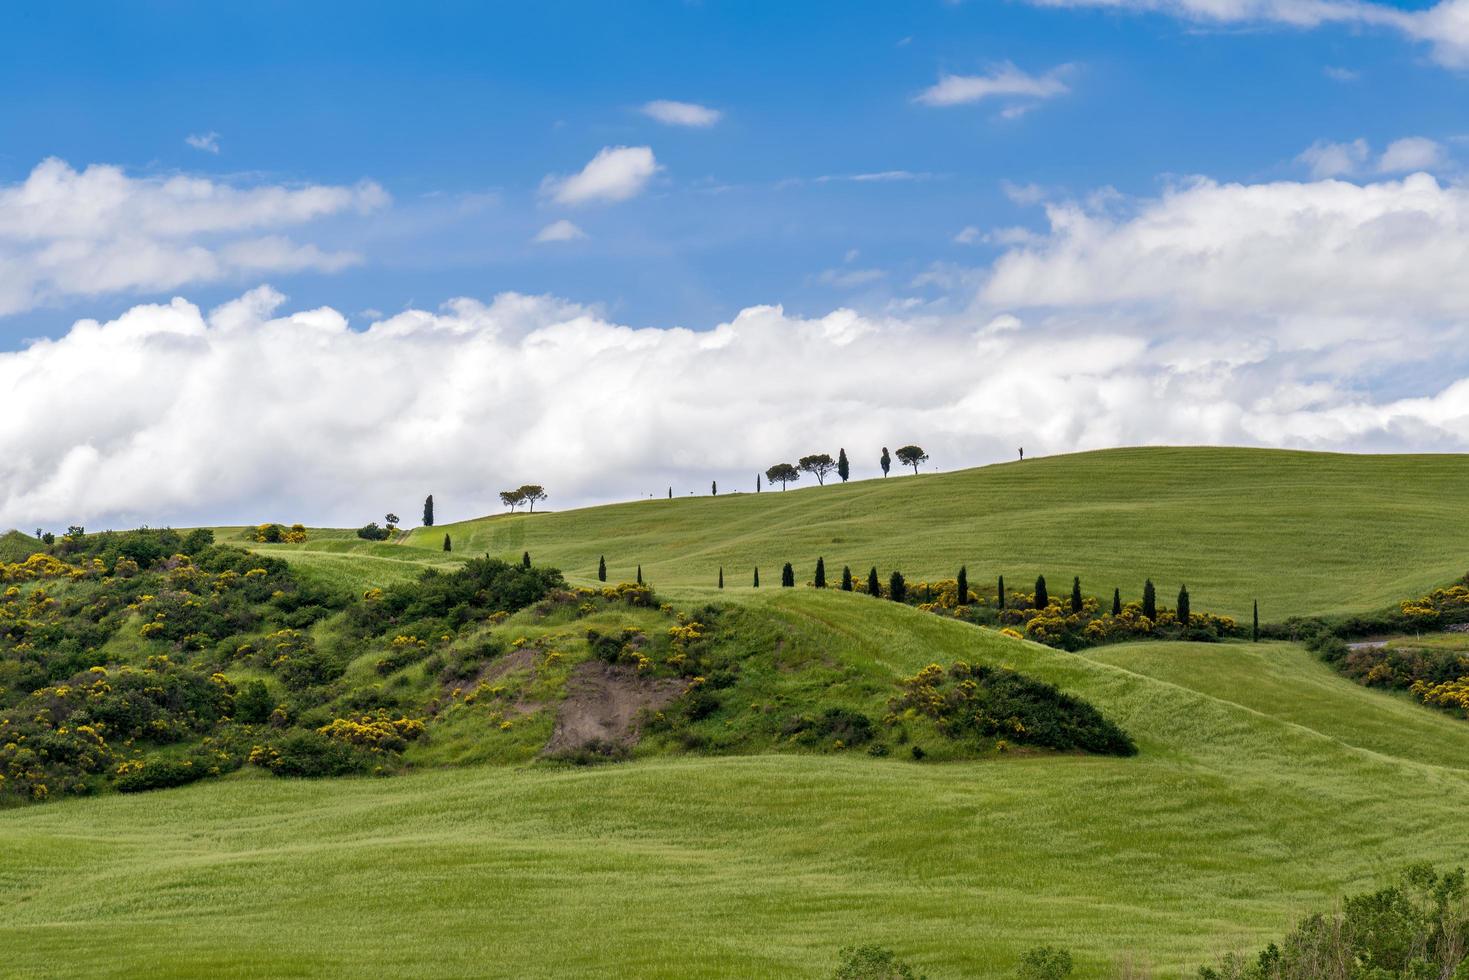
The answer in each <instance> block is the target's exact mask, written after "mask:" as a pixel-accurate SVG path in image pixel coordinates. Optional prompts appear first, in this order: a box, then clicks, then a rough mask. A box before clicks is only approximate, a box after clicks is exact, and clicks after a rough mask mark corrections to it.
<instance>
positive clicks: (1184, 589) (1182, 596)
mask: <svg viewBox="0 0 1469 980" xmlns="http://www.w3.org/2000/svg"><path fill="white" fill-rule="evenodd" d="M1188 620H1189V608H1188V586H1187V585H1180V586H1179V587H1178V624H1179V625H1180V626H1187V625H1188Z"/></svg>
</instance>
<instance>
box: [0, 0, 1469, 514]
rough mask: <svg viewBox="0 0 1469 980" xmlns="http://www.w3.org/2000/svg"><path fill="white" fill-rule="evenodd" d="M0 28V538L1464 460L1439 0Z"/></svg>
mask: <svg viewBox="0 0 1469 980" xmlns="http://www.w3.org/2000/svg"><path fill="white" fill-rule="evenodd" d="M0 38H3V39H4V45H5V49H4V53H5V57H4V58H0V89H3V91H4V92H5V93H6V94H7V96H8V97H7V98H5V99H0V396H3V397H4V398H5V404H4V406H3V407H4V411H0V525H10V524H14V525H18V526H23V527H27V528H31V527H35V526H45V525H51V524H54V525H57V526H61V527H64V526H66V525H67V524H69V523H87V524H89V525H91V526H100V525H101V524H104V523H108V524H128V523H136V522H141V521H146V522H148V523H152V524H163V523H169V522H172V523H176V524H187V523H194V522H205V521H230V520H256V519H263V518H264V517H266V516H269V517H272V518H273V519H280V520H292V521H294V520H304V521H307V522H308V523H309V522H318V523H328V522H329V523H337V524H354V523H362V522H363V521H365V520H366V519H368V518H371V517H374V516H380V515H381V513H383V512H384V511H385V510H387V509H394V510H396V511H397V512H399V513H414V512H416V507H417V503H416V501H417V500H421V499H422V495H423V494H424V493H426V492H433V493H435V496H436V500H437V501H438V503H439V507H440V510H441V512H442V513H443V515H444V517H445V519H452V518H454V517H464V516H471V515H474V514H478V513H484V512H486V511H490V510H493V509H495V507H496V493H497V491H498V490H499V489H503V488H504V487H506V486H517V485H519V484H520V483H525V482H538V483H542V484H544V485H546V486H547V487H548V488H550V490H551V493H552V506H572V505H576V504H583V503H592V502H597V501H602V500H616V499H627V498H629V497H646V496H649V495H655V496H662V495H663V494H664V493H666V489H667V487H669V486H673V487H675V488H676V492H677V493H679V494H681V495H682V494H685V493H689V492H703V491H704V490H705V489H706V488H707V487H708V486H709V482H710V480H712V479H717V480H719V482H720V484H721V485H722V486H731V487H743V486H746V485H748V484H751V483H753V479H752V474H753V473H755V472H757V471H761V470H763V469H765V468H766V467H767V466H769V465H770V464H772V463H775V462H779V461H783V460H786V459H790V458H795V457H797V456H799V455H802V454H805V453H808V452H813V451H828V452H831V453H832V454H833V455H835V451H836V449H837V448H839V447H843V448H847V449H848V451H849V453H850V454H851V455H852V456H853V459H854V471H855V472H856V474H857V475H858V477H859V478H866V477H871V476H873V475H875V472H876V471H875V465H874V464H875V460H876V456H877V451H878V450H879V449H880V448H881V447H882V446H884V445H888V446H894V447H895V446H899V445H902V444H904V443H907V442H919V443H921V444H922V445H924V446H925V448H927V449H929V451H930V453H931V455H932V462H931V464H930V465H931V466H932V467H935V468H939V469H953V468H957V467H960V466H970V465H977V464H982V463H987V462H993V461H997V460H1003V459H1007V458H1010V457H1011V456H1012V455H1013V454H1014V452H1015V448H1016V447H1017V446H1018V445H1025V446H1026V447H1027V449H1028V455H1041V454H1046V453H1056V452H1067V451H1075V450H1085V449H1093V448H1099V447H1104V446H1114V445H1129V444H1154V443H1175V444H1176V443H1213V444H1223V443H1228V444H1243V445H1263V446H1287V447H1297V448H1304V449H1332V450H1351V451H1384V452H1402V451H1458V452H1463V451H1466V450H1469V276H1466V275H1465V274H1464V273H1465V269H1466V268H1469V184H1466V181H1465V169H1464V163H1465V161H1466V160H1469V119H1466V114H1465V113H1464V111H1463V108H1462V107H1463V106H1464V105H1465V104H1469V101H1466V95H1469V0H1412V2H1410V0H1398V2H1390V0H970V2H962V3H951V2H942V0H934V2H913V3H901V4H900V3H876V2H874V3H824V4H819V3H801V4H789V3H715V2H706V3H672V2H670V3H621V4H617V5H607V4H585V3H537V4H487V3H420V4H414V5H406V4H399V3H362V2H357V3H351V4H346V3H343V4H332V3H313V4H297V3H264V2H257V3H251V4H238V5H229V6H226V5H222V4H203V3H198V4H185V3H141V2H140V3H130V4H113V3H102V2H97V3H82V4H66V5H61V4H52V5H8V6H6V7H4V8H0ZM679 328H686V329H679Z"/></svg>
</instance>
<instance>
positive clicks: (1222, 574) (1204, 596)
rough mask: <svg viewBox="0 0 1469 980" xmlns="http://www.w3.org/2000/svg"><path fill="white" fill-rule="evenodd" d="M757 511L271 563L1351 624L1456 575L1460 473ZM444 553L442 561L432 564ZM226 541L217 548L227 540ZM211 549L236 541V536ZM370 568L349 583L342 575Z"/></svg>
mask: <svg viewBox="0 0 1469 980" xmlns="http://www.w3.org/2000/svg"><path fill="white" fill-rule="evenodd" d="M898 474H899V471H898V470H896V469H895V470H894V475H893V476H892V477H889V478H888V479H886V480H866V481H862V482H856V483H848V484H845V485H843V484H837V485H829V486H825V487H802V488H801V489H792V490H789V491H787V492H784V493H782V492H780V491H771V490H767V491H766V492H764V493H762V494H759V495H755V494H753V493H747V494H725V495H721V496H719V497H693V498H677V499H674V500H644V501H636V502H632V503H626V504H616V505H611V506H604V507H590V508H586V509H582V510H574V511H567V512H564V513H547V514H540V513H537V514H533V515H531V514H516V515H500V516H494V517H486V518H482V519H479V520H474V521H467V522H463V523H459V524H451V525H446V526H440V527H435V528H432V529H419V530H415V531H413V532H412V533H411V534H409V535H407V536H406V540H405V541H404V543H402V544H370V543H367V542H362V541H358V540H357V539H356V538H355V537H354V536H353V535H352V533H351V532H313V533H312V535H311V540H309V541H308V542H307V543H305V544H303V545H272V546H268V547H269V549H270V550H271V552H272V553H276V552H279V553H281V555H282V556H283V557H286V558H290V559H294V560H297V561H300V562H303V563H305V564H307V565H309V566H311V567H314V568H317V569H319V570H320V571H321V572H322V573H323V574H325V575H327V576H329V577H332V578H333V579H336V580H340V581H345V582H351V583H352V584H354V585H357V584H360V585H363V586H364V587H365V585H366V584H372V583H373V582H374V581H379V580H381V581H387V580H398V579H400V578H402V577H407V576H409V575H410V574H411V573H412V562H414V561H418V562H424V563H429V564H440V563H443V562H445V561H446V560H452V559H453V558H454V557H455V555H458V556H466V555H475V554H483V553H486V552H488V553H489V554H491V555H494V556H497V557H502V558H507V559H512V558H515V557H518V556H519V555H520V554H521V552H522V551H525V550H529V551H530V552H531V553H532V554H533V555H534V556H535V558H536V560H537V561H538V562H545V563H548V564H552V565H555V566H557V567H559V568H561V569H563V570H564V571H565V572H566V574H567V577H568V578H569V579H570V580H572V581H573V582H583V583H589V582H592V581H593V580H594V579H595V575H596V568H597V560H598V557H599V556H602V555H605V556H606V559H607V563H608V568H609V574H610V577H611V578H612V580H613V581H617V580H620V579H629V578H631V577H632V576H633V574H634V572H635V570H636V567H637V566H638V565H641V566H642V569H643V574H644V576H645V577H646V578H647V579H648V580H649V581H650V582H653V583H654V584H655V585H656V586H657V587H658V588H659V589H660V590H664V591H667V590H669V589H676V588H683V587H696V588H702V587H708V586H712V585H713V584H714V582H715V578H716V576H717V574H718V570H719V568H720V567H721V566H723V568H724V570H725V575H726V579H727V582H728V583H729V584H730V586H732V587H746V586H748V584H749V581H750V576H751V570H752V568H753V567H754V566H756V565H758V566H759V567H760V568H761V570H762V574H764V575H765V577H766V580H767V583H769V582H773V581H774V577H773V576H774V574H775V573H776V572H777V571H778V569H779V568H780V565H781V564H782V563H783V562H786V561H790V562H792V563H794V564H795V566H796V568H797V571H798V574H799V575H800V576H801V579H802V580H803V581H804V580H806V579H808V578H809V577H810V575H811V569H812V567H813V566H814V565H815V562H816V558H817V557H818V556H822V557H824V558H825V559H826V563H827V567H828V568H830V569H832V570H833V572H834V573H835V572H839V571H840V569H841V566H842V565H844V564H847V565H851V566H852V568H853V570H854V571H856V572H859V573H861V572H865V571H866V569H867V568H868V567H870V566H872V565H876V566H877V567H878V568H879V570H880V571H881V572H882V574H883V575H884V576H885V575H886V574H887V572H888V571H889V570H891V569H893V568H895V567H896V568H900V569H901V570H902V571H903V572H904V573H905V574H907V575H908V576H909V578H910V579H913V580H917V579H919V578H947V577H952V576H953V575H954V573H955V571H956V570H957V568H958V567H959V565H960V564H967V565H968V567H969V572H970V580H971V581H972V582H974V583H976V584H979V583H982V582H985V581H993V577H994V576H996V575H999V574H1003V575H1005V576H1006V580H1007V581H1008V582H1009V583H1010V585H1011V586H1012V587H1026V588H1028V587H1029V585H1030V583H1032V582H1034V580H1035V577H1036V575H1038V574H1044V575H1046V577H1047V579H1048V580H1049V581H1050V583H1051V586H1052V588H1053V589H1055V588H1058V587H1064V586H1065V585H1067V584H1069V583H1070V581H1071V577H1072V576H1073V575H1080V576H1081V579H1082V583H1083V587H1084V588H1085V589H1086V590H1087V591H1088V593H1089V594H1096V595H1101V596H1110V595H1111V591H1112V589H1113V587H1120V588H1121V589H1122V593H1123V596H1124V598H1134V597H1136V596H1137V595H1138V594H1139V593H1140V592H1141V589H1142V583H1143V579H1144V578H1146V577H1151V578H1152V579H1153V581H1154V582H1156V583H1157V584H1158V588H1159V593H1160V595H1165V596H1170V597H1171V596H1172V595H1173V593H1174V592H1176V591H1177V588H1178V585H1179V584H1180V583H1186V584H1187V585H1188V587H1189V589H1190V591H1191V592H1192V594H1193V599H1194V605H1195V608H1198V609H1207V610H1210V611H1214V612H1218V613H1223V614H1228V615H1233V616H1236V617H1238V618H1241V619H1243V618H1245V617H1247V616H1248V615H1249V614H1250V610H1251V603H1252V601H1253V600H1255V599H1257V598H1258V599H1259V600H1260V608H1261V615H1262V617H1263V618H1264V619H1266V620H1268V621H1279V620H1282V619H1285V618H1286V617H1288V616H1292V615H1306V614H1320V613H1329V612H1344V611H1354V612H1356V611H1365V610H1371V609H1376V608H1378V607H1381V606H1384V605H1388V604H1392V603H1395V602H1397V601H1398V600H1400V599H1402V598H1403V597H1405V596H1409V595H1416V594H1419V593H1421V592H1423V591H1426V590H1427V589H1429V588H1432V587H1433V586H1436V585H1440V584H1442V583H1444V582H1447V581H1449V580H1452V579H1455V578H1457V577H1459V576H1460V575H1463V574H1464V572H1465V571H1466V569H1469V520H1466V519H1465V517H1464V515H1465V513H1466V512H1469V456H1464V455H1432V456H1407V455H1402V456H1363V455H1342V454H1324V453H1301V452H1286V451H1278V450H1261V449H1217V448H1144V449H1117V450H1107V451H1103V452H1092V453H1079V454H1075V455H1069V456H1057V457H1052V458H1044V459H1035V460H1026V461H1025V462H1024V463H1007V464H1002V465H996V466H986V467H981V468H978V469H970V470H963V471H958V472H953V473H934V474H923V475H920V476H916V477H915V476H912V475H907V476H902V475H898ZM446 533H447V534H449V535H450V536H451V537H452V539H453V542H454V548H455V555H445V554H444V553H443V551H442V550H441V548H442V543H443V537H444V535H445V534H446ZM232 535H233V537H231V536H232ZM221 540H236V541H243V540H244V538H243V535H242V533H241V529H223V531H222V536H221ZM349 554H351V555H358V554H361V555H364V556H370V557H372V558H373V559H374V560H373V561H371V562H368V563H365V564H357V563H355V562H348V561H346V556H347V555H349Z"/></svg>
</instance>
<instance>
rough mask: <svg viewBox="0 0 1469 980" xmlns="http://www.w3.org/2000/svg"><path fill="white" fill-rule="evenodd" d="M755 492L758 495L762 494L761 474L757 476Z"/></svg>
mask: <svg viewBox="0 0 1469 980" xmlns="http://www.w3.org/2000/svg"><path fill="white" fill-rule="evenodd" d="M755 492H756V493H759V492H760V474H759V473H756V474H755Z"/></svg>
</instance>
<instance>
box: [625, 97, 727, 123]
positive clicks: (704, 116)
mask: <svg viewBox="0 0 1469 980" xmlns="http://www.w3.org/2000/svg"><path fill="white" fill-rule="evenodd" d="M642 111H643V115H645V116H649V117H650V118H653V119H656V120H658V121H659V122H661V123H664V124H665V125H668V126H688V127H692V128H694V129H708V128H709V127H710V126H713V125H714V124H715V123H717V122H719V120H720V119H721V118H722V117H723V116H724V113H723V112H721V111H719V110H718V109H711V108H709V107H708V106H702V105H699V104H698V103H696V102H674V101H671V100H669V99H656V100H654V101H652V102H648V103H645V104H644V105H643V109H642Z"/></svg>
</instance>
